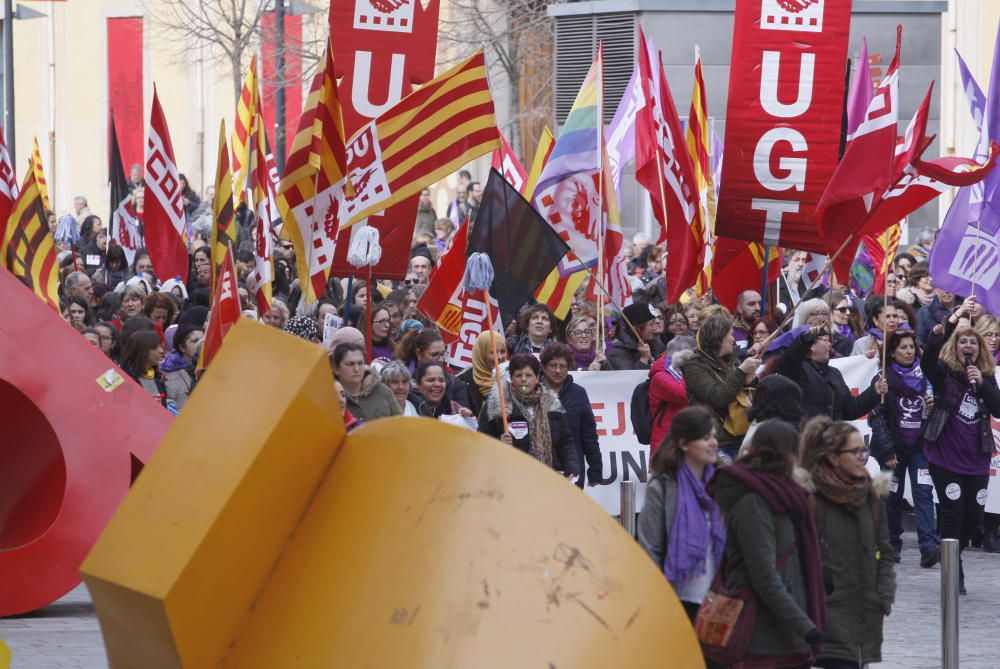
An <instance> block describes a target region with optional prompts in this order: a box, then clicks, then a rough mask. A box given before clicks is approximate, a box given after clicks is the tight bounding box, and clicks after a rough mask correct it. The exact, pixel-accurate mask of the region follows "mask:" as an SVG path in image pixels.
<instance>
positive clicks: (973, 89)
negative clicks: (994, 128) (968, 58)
mask: <svg viewBox="0 0 1000 669" xmlns="http://www.w3.org/2000/svg"><path fill="white" fill-rule="evenodd" d="M955 56H956V57H957V58H958V74H959V76H961V77H962V90H963V91H965V97H966V99H967V100H968V101H969V113H970V114H972V120H973V121H974V122H975V124H976V130H979V131H980V132H982V130H983V116H985V115H986V98H985V97H983V89H982V88H980V87H979V83H978V82H977V81H976V78H975V77H973V76H972V72H969V66H968V65H966V64H965V60H964V59H963V58H962V54H960V53H959V52H958V49H955Z"/></svg>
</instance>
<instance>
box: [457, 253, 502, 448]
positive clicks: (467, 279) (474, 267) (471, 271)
mask: <svg viewBox="0 0 1000 669" xmlns="http://www.w3.org/2000/svg"><path fill="white" fill-rule="evenodd" d="M493 278H494V274H493V262H492V261H491V260H490V257H489V255H487V254H486V253H473V254H472V255H470V256H469V258H468V260H466V261H465V276H464V277H463V278H462V283H463V284H464V285H465V290H467V291H469V292H472V291H482V292H483V297H484V299H485V302H486V324H487V326H488V327H489V329H490V345H491V346H492V347H493V374H494V376H495V377H496V380H497V395H498V399H499V400H500V417H501V419H502V422H503V431H504V434H506V433H507V432H509V431H510V430H509V428H508V424H507V400H506V399H505V398H504V393H503V379H502V378H501V376H500V352H499V350H498V349H497V332H496V330H495V329H494V327H493V308H492V305H491V302H490V286H492V285H493Z"/></svg>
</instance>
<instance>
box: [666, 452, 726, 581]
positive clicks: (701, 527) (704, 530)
mask: <svg viewBox="0 0 1000 669" xmlns="http://www.w3.org/2000/svg"><path fill="white" fill-rule="evenodd" d="M714 473H715V467H713V466H712V465H709V466H708V467H706V468H705V480H710V479H711V478H712V474H714ZM706 512H707V513H708V514H709V515H710V517H711V519H712V531H711V533H710V532H709V529H708V523H707V522H706V521H705V513H706ZM709 539H711V541H712V555H713V557H714V558H715V568H716V570H718V568H719V564H720V563H721V561H722V551H723V549H724V548H725V547H726V526H725V523H724V522H723V520H722V514H721V513H720V512H719V505H718V504H716V503H715V500H713V499H712V498H711V497H709V495H708V492H706V491H705V484H704V483H703V482H702V481H699V480H698V479H697V478H696V477H695V475H694V472H692V471H691V468H690V467H688V465H687V463H686V462H684V460H683V459H682V460H681V463H680V465H679V466H678V467H677V513H676V514H675V515H674V526H673V529H672V530H671V532H670V540H669V542H668V544H667V559H666V560H664V563H663V573H664V574H665V575H666V577H667V580H668V581H670V582H671V583H672V584H673V585H675V586H677V585H680V584H681V583H685V582H687V581H688V580H690V579H691V578H692V577H694V576H696V575H698V574H704V573H705V554H706V553H707V551H708V542H709Z"/></svg>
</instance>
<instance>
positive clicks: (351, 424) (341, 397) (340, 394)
mask: <svg viewBox="0 0 1000 669" xmlns="http://www.w3.org/2000/svg"><path fill="white" fill-rule="evenodd" d="M333 383H334V385H335V386H336V387H337V403H338V404H339V405H340V415H341V416H342V417H343V418H344V431H345V432H353V431H354V430H355V429H356V428H358V427H360V426H361V421H360V420H358V419H357V418H355V417H354V415H353V414H352V413H351V411H350V409H348V408H347V393H346V392H344V385H343V384H342V383H341V382H340V381H336V380H334V382H333Z"/></svg>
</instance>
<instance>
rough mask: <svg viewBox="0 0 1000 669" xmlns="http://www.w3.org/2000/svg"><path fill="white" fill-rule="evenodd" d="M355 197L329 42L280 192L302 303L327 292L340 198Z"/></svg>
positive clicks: (310, 91)
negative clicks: (353, 195) (293, 250)
mask: <svg viewBox="0 0 1000 669" xmlns="http://www.w3.org/2000/svg"><path fill="white" fill-rule="evenodd" d="M353 192H354V191H353V189H352V188H351V185H350V182H349V180H348V179H347V148H346V146H345V143H344V120H343V116H342V113H341V107H340V98H339V97H338V94H337V79H336V74H335V70H334V67H333V47H332V46H331V44H330V42H329V41H327V46H326V53H325V58H324V65H323V67H321V68H320V70H319V72H317V74H316V76H315V78H314V79H313V82H312V86H311V87H310V90H309V97H308V99H307V100H306V105H305V110H304V111H303V113H302V117H301V118H300V119H299V130H298V132H297V133H296V135H295V139H294V140H292V151H291V155H289V157H288V162H287V163H286V165H285V175H284V177H283V178H282V180H281V186H280V187H279V189H278V208H279V210H280V211H281V218H282V220H283V221H284V222H285V226H284V234H285V235H286V236H287V238H288V239H289V240H291V242H292V244H294V245H295V249H296V252H295V260H296V262H297V263H298V270H299V274H298V275H299V277H300V278H301V283H302V289H303V294H304V296H305V299H306V302H313V301H315V300H316V299H317V298H318V297H320V296H322V295H323V294H324V293H325V292H326V283H327V280H328V279H329V278H330V267H331V266H332V265H333V255H334V251H335V250H336V242H337V233H338V231H339V230H340V224H341V222H342V221H341V211H343V208H344V199H345V197H347V196H348V195H350V194H353ZM305 277H309V279H310V280H309V281H306V280H305Z"/></svg>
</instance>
